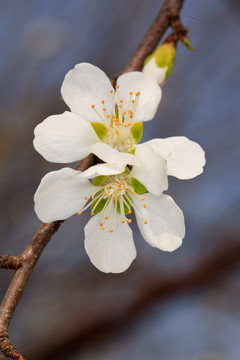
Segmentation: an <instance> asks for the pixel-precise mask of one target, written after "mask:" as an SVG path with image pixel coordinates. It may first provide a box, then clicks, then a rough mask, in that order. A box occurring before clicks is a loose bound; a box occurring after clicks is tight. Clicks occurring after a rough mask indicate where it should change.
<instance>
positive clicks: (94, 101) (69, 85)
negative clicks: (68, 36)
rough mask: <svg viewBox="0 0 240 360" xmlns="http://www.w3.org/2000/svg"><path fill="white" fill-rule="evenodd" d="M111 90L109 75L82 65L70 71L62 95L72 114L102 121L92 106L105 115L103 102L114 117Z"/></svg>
mask: <svg viewBox="0 0 240 360" xmlns="http://www.w3.org/2000/svg"><path fill="white" fill-rule="evenodd" d="M110 90H113V87H112V85H111V83H110V80H109V79H108V77H107V75H106V74H105V73H104V72H103V71H102V70H100V69H99V68H98V67H96V66H94V65H91V64H88V63H81V64H78V65H76V66H75V67H74V69H72V70H70V71H69V72H68V73H67V75H66V76H65V79H64V81H63V84H62V88H61V93H62V97H63V99H64V101H65V102H66V104H67V105H68V106H69V107H70V109H71V111H72V112H75V113H76V114H79V115H81V116H82V117H83V118H84V119H86V120H88V121H100V118H99V116H98V115H97V114H96V112H95V111H94V110H93V109H92V105H94V106H95V109H96V110H97V111H99V113H101V114H103V110H102V109H103V105H102V103H101V101H102V100H104V101H105V104H104V107H105V108H106V109H107V113H108V114H109V115H112V100H111V94H110Z"/></svg>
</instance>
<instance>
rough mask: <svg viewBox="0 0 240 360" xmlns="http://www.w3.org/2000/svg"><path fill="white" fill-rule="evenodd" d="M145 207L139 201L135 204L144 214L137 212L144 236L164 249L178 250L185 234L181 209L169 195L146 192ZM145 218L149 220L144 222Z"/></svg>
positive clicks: (153, 244)
mask: <svg viewBox="0 0 240 360" xmlns="http://www.w3.org/2000/svg"><path fill="white" fill-rule="evenodd" d="M144 196H145V197H146V199H145V203H146V204H147V207H146V208H144V207H143V206H142V205H139V201H137V200H134V205H135V206H136V207H137V210H138V211H139V212H140V214H141V215H142V219H141V218H140V216H139V215H138V214H137V213H136V218H137V223H138V226H139V229H140V231H141V234H142V236H143V238H144V239H145V240H146V241H147V242H148V243H149V244H150V245H151V246H153V247H157V248H159V249H160V250H163V251H173V250H176V249H177V248H178V247H179V246H180V245H181V244H182V239H183V238H184V236H185V225H184V217H183V213H182V211H181V209H179V207H178V206H177V205H176V204H175V202H174V201H173V199H172V198H171V197H170V196H168V195H163V194H162V195H160V196H154V195H151V194H145V195H144ZM144 220H146V221H148V223H147V224H144Z"/></svg>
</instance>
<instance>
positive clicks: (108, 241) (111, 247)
mask: <svg viewBox="0 0 240 360" xmlns="http://www.w3.org/2000/svg"><path fill="white" fill-rule="evenodd" d="M100 221H101V213H99V214H97V215H94V216H93V217H92V218H91V219H90V220H89V222H88V223H87V225H86V226H85V229H84V231H85V249H86V252H87V254H88V256H89V257H90V260H91V262H92V263H93V264H94V265H95V266H96V267H97V268H98V269H99V270H101V271H103V272H106V273H109V272H111V273H120V272H123V271H125V270H126V269H127V268H128V267H129V266H130V265H131V263H132V261H133V260H134V259H135V257H136V248H135V245H134V242H133V237H132V230H131V229H130V227H129V225H128V224H127V223H124V224H122V223H121V216H120V214H118V213H116V214H115V217H114V220H113V223H112V224H111V226H112V228H113V232H109V226H106V227H105V230H101V229H100V226H99V222H100ZM109 221H111V220H108V222H109Z"/></svg>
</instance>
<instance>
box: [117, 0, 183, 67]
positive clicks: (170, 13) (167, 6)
mask: <svg viewBox="0 0 240 360" xmlns="http://www.w3.org/2000/svg"><path fill="white" fill-rule="evenodd" d="M183 3H184V0H165V1H164V3H163V6H162V7H161V9H160V11H159V13H158V14H157V17H156V19H155V20H154V22H153V23H152V25H151V26H150V28H149V29H148V31H147V33H146V34H145V36H144V38H143V39H142V41H141V42H140V44H139V46H138V48H137V50H136V51H135V53H134V55H133V57H132V58H131V60H130V61H129V63H128V64H127V66H126V67H125V68H124V70H123V73H125V72H128V71H136V70H138V71H141V69H142V66H143V61H144V60H145V59H146V57H147V56H148V55H150V54H151V53H152V52H153V51H154V50H155V48H156V46H157V45H158V43H159V41H160V40H161V38H162V36H163V35H164V33H165V31H166V30H167V28H168V27H169V26H170V25H171V21H172V19H174V18H175V17H176V16H178V14H179V12H180V10H181V8H182V6H183Z"/></svg>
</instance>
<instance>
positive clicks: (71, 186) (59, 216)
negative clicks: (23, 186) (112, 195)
mask: <svg viewBox="0 0 240 360" xmlns="http://www.w3.org/2000/svg"><path fill="white" fill-rule="evenodd" d="M79 174H81V173H80V172H79V171H76V170H73V169H70V168H63V169H61V170H58V171H53V172H50V173H48V174H47V175H45V176H44V178H43V179H42V181H41V183H40V185H39V187H38V189H37V191H36V193H35V196H34V201H35V211H36V213H37V216H38V217H39V219H40V220H42V221H43V222H46V223H48V222H51V221H55V220H65V219H67V218H69V217H70V216H72V215H73V214H76V213H77V212H78V211H79V210H81V209H82V208H83V207H84V205H85V203H86V200H85V199H84V197H85V196H87V197H89V196H90V194H91V193H92V191H93V188H94V186H93V185H92V184H91V183H90V182H89V181H88V180H87V179H85V178H81V177H79Z"/></svg>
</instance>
